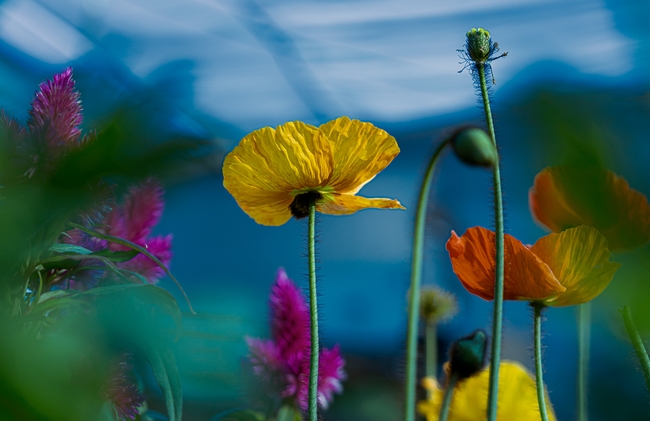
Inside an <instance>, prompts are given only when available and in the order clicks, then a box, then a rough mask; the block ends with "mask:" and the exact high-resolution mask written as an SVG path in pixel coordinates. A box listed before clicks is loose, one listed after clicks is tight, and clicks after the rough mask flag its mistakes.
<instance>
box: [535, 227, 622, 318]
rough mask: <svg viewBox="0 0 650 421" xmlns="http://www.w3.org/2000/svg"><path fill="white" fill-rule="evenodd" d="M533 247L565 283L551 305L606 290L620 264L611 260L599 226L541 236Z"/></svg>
mask: <svg viewBox="0 0 650 421" xmlns="http://www.w3.org/2000/svg"><path fill="white" fill-rule="evenodd" d="M531 251H532V252H533V253H535V254H536V255H537V257H539V258H540V259H541V260H542V261H544V262H545V263H546V264H547V265H548V266H549V267H550V268H551V270H552V271H553V273H554V274H555V276H556V277H557V279H558V280H559V281H560V283H561V284H562V285H563V286H564V287H566V291H565V292H564V293H562V294H560V296H559V297H557V299H556V300H554V301H551V302H549V303H548V304H549V305H552V306H568V305H575V304H582V303H586V302H587V301H591V300H592V299H594V298H596V297H597V296H598V295H599V294H600V293H601V292H603V290H604V289H605V288H606V287H607V285H609V282H610V281H611V280H612V277H613V276H614V273H615V272H616V270H617V269H618V268H619V267H620V266H621V265H620V264H619V263H616V262H610V261H609V250H608V248H607V240H606V239H605V237H604V236H603V235H602V234H601V233H600V232H599V231H598V230H597V229H595V228H592V227H588V226H586V225H582V226H579V227H577V228H571V229H568V230H566V231H563V232H562V233H560V234H549V235H547V236H545V237H542V238H540V239H539V240H538V241H537V242H536V243H535V245H534V246H533V247H532V248H531Z"/></svg>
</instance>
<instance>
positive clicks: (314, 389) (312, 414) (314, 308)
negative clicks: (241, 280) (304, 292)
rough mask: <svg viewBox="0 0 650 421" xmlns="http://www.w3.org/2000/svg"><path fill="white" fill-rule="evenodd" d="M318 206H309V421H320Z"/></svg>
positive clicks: (312, 204)
mask: <svg viewBox="0 0 650 421" xmlns="http://www.w3.org/2000/svg"><path fill="white" fill-rule="evenodd" d="M315 238H316V204H315V203H311V204H310V205H309V228H308V232H307V254H308V255H309V320H310V326H311V353H310V358H309V406H308V408H309V420H310V421H317V420H318V303H317V302H316V297H317V295H316V245H315V243H316V240H315Z"/></svg>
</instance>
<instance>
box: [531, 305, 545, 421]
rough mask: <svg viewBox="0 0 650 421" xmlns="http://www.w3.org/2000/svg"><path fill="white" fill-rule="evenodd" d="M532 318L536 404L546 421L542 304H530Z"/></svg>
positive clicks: (543, 420)
mask: <svg viewBox="0 0 650 421" xmlns="http://www.w3.org/2000/svg"><path fill="white" fill-rule="evenodd" d="M531 305H532V306H533V314H534V316H533V318H534V322H533V323H534V326H535V327H534V345H533V346H534V348H535V382H536V383H537V402H538V403H539V415H540V416H541V419H542V421H548V413H547V411H546V396H545V394H544V379H543V377H542V374H543V368H542V310H543V309H544V307H545V306H544V304H542V303H540V302H532V303H531Z"/></svg>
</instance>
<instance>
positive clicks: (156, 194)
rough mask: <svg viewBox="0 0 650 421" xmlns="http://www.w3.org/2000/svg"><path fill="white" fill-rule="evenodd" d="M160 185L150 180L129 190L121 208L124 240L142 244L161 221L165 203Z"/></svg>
mask: <svg viewBox="0 0 650 421" xmlns="http://www.w3.org/2000/svg"><path fill="white" fill-rule="evenodd" d="M163 195H164V190H163V188H162V186H161V185H160V183H158V182H157V181H156V180H154V179H149V180H147V181H145V182H144V183H141V184H138V185H136V186H134V187H131V188H130V189H129V192H128V193H127V195H126V197H125V198H124V202H123V204H122V206H121V213H122V218H123V221H124V222H123V230H124V232H123V233H121V234H122V237H123V238H126V239H127V240H129V241H133V242H134V243H136V244H141V243H143V242H144V241H145V239H146V238H147V237H148V236H149V234H151V230H152V229H153V227H154V226H155V225H156V224H157V223H158V222H159V221H160V217H161V216H162V212H163V208H164V206H165V205H164V202H163Z"/></svg>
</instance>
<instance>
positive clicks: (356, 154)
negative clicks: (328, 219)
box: [223, 117, 404, 226]
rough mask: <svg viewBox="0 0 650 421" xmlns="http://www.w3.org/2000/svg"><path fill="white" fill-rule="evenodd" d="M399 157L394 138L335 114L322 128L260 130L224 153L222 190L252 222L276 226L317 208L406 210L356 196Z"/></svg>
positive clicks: (296, 126)
mask: <svg viewBox="0 0 650 421" xmlns="http://www.w3.org/2000/svg"><path fill="white" fill-rule="evenodd" d="M398 153H399V147H398V146H397V142H396V141H395V138H394V137H392V136H391V135H389V134H388V133H386V132H385V131H384V130H381V129H378V128H377V127H375V126H373V125H372V124H370V123H363V122H361V121H359V120H350V119H349V118H348V117H340V118H337V119H336V120H332V121H330V122H328V123H325V124H323V125H322V126H320V127H315V126H311V125H309V124H305V123H303V122H301V121H292V122H289V123H285V124H283V125H281V126H278V127H277V128H275V129H273V128H271V127H264V128H262V129H259V130H256V131H254V132H252V133H250V134H249V135H247V136H246V137H244V138H243V139H242V140H241V142H240V143H239V145H238V146H237V147H235V149H233V151H232V152H230V153H229V154H228V156H226V159H225V160H224V163H223V185H224V187H225V188H226V190H228V192H230V194H232V195H233V197H234V198H235V200H236V201H237V203H238V204H239V206H240V207H241V208H242V210H243V211H244V212H246V213H247V214H248V215H249V216H250V217H251V218H253V219H254V220H255V222H257V223H258V224H262V225H276V226H277V225H282V224H284V223H285V222H287V221H288V220H289V219H290V218H291V216H295V217H296V218H303V217H305V216H307V215H308V214H309V203H311V202H312V201H315V202H316V210H318V211H319V212H322V213H327V214H333V215H346V214H351V213H355V212H356V211H358V210H361V209H368V208H380V209H404V207H403V206H402V205H401V204H400V203H399V201H397V200H392V199H368V198H365V197H360V196H355V195H356V193H357V192H358V191H359V190H360V189H361V187H363V186H364V185H365V184H366V183H367V182H369V181H370V180H372V179H373V178H374V177H375V176H376V175H377V174H378V173H379V172H380V171H381V170H383V169H384V168H386V166H387V165H388V164H390V162H391V161H392V160H393V158H395V156H397V154H398Z"/></svg>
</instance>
